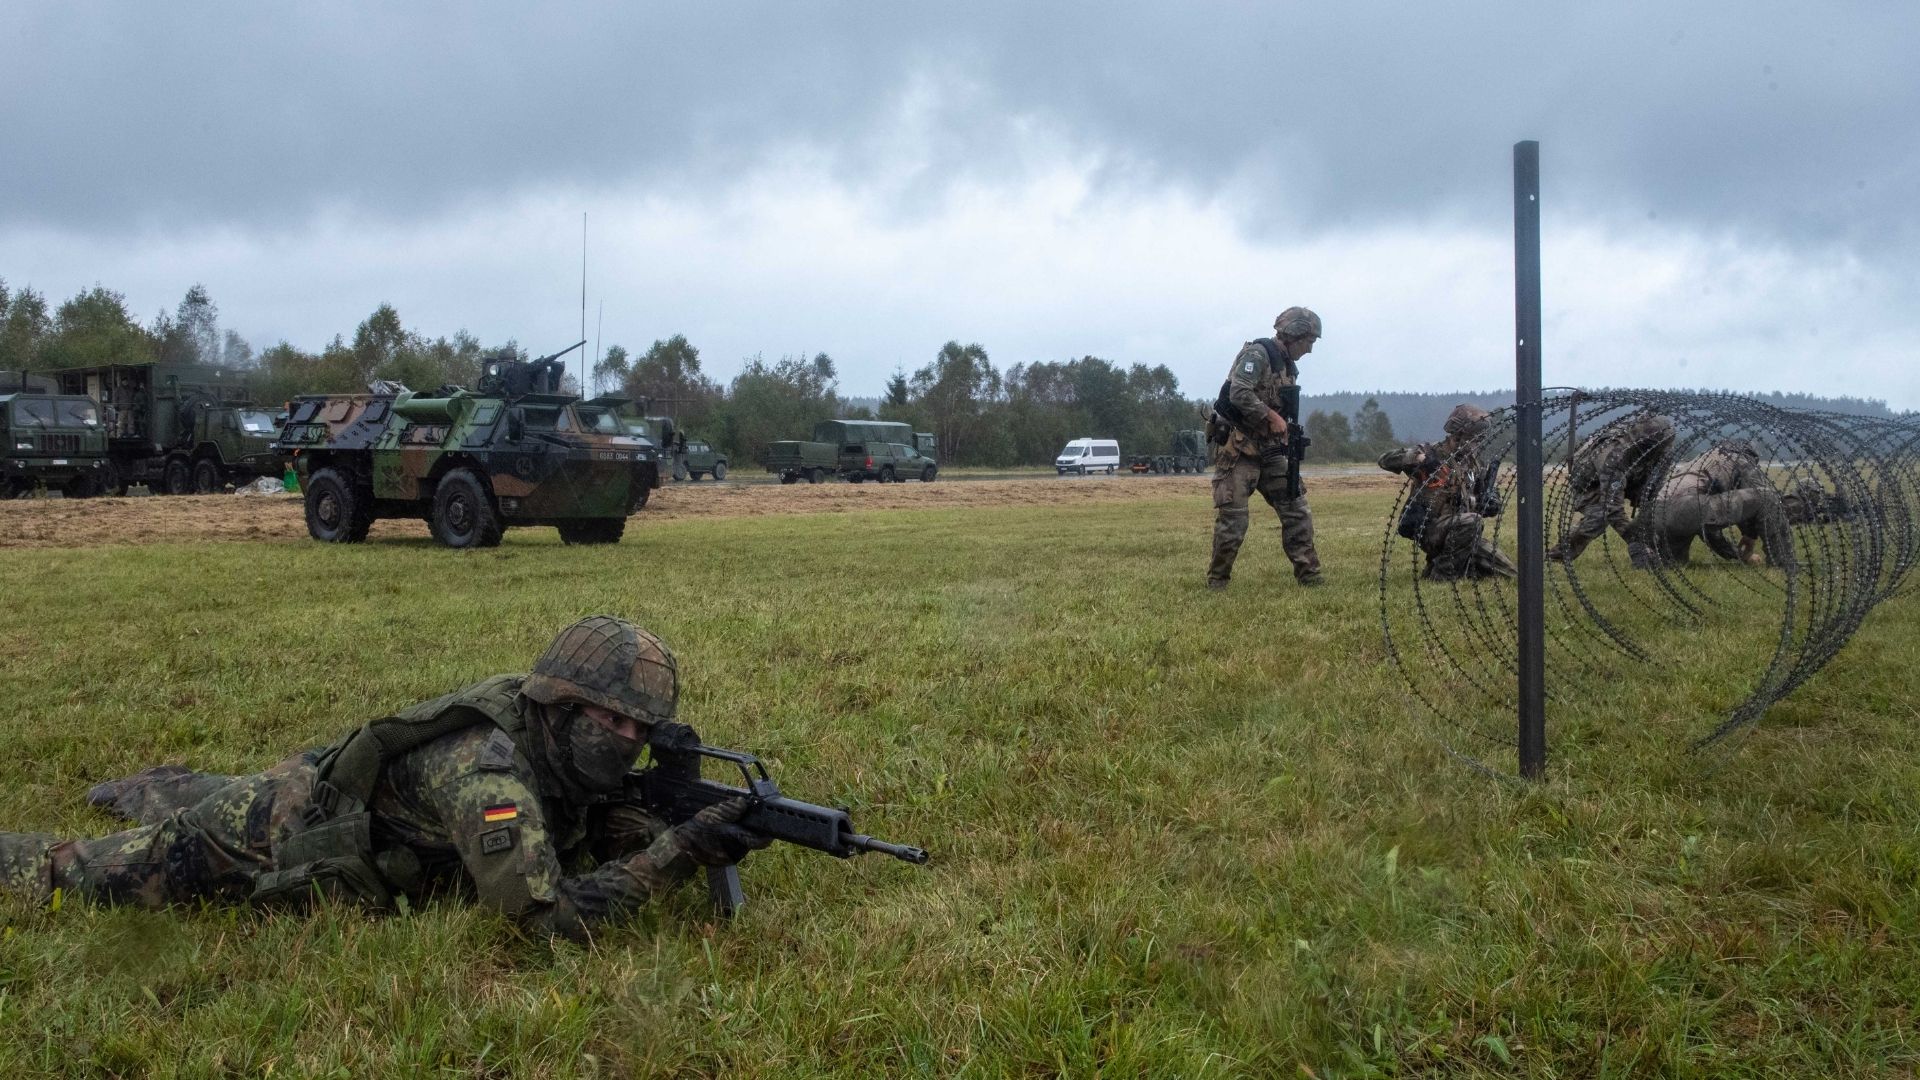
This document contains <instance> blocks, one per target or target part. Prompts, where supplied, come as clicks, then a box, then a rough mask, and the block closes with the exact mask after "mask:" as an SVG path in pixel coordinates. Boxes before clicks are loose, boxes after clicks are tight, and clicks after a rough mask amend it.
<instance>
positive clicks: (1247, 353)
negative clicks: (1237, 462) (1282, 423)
mask: <svg viewBox="0 0 1920 1080" xmlns="http://www.w3.org/2000/svg"><path fill="white" fill-rule="evenodd" d="M1266 340H1269V341H1271V340H1272V339H1271V338H1269V339H1266ZM1275 345H1276V346H1277V345H1278V342H1275ZM1298 370H1299V369H1298V368H1296V367H1295V366H1294V363H1293V361H1291V360H1287V361H1284V362H1283V363H1282V364H1281V365H1280V370H1278V371H1275V370H1274V369H1273V364H1272V363H1270V362H1269V361H1268V360H1267V350H1266V349H1265V348H1264V347H1263V346H1262V345H1261V344H1260V342H1259V341H1249V342H1247V343H1246V344H1245V345H1243V346H1241V347H1240V354H1239V355H1238V356H1235V357H1234V358H1233V370H1232V371H1229V372H1228V373H1227V400H1228V401H1230V402H1232V403H1233V407H1234V408H1236V409H1239V410H1240V414H1241V415H1242V416H1245V417H1247V418H1248V420H1249V422H1251V423H1256V424H1257V423H1260V422H1261V418H1263V417H1265V416H1266V415H1267V410H1268V409H1272V410H1273V411H1274V412H1280V411H1281V409H1280V398H1281V395H1280V391H1281V390H1282V389H1284V388H1286V387H1289V386H1298V385H1299V373H1298ZM1278 441H1279V440H1278V439H1277V438H1275V437H1274V436H1272V435H1269V434H1267V433H1266V432H1264V431H1261V430H1258V429H1256V430H1254V431H1247V430H1245V429H1243V428H1240V427H1237V426H1236V427H1235V428H1234V429H1233V433H1232V434H1231V435H1230V436H1228V437H1227V442H1226V445H1225V446H1223V447H1221V454H1222V456H1223V457H1224V458H1225V459H1226V460H1227V461H1229V462H1231V461H1233V460H1234V459H1238V458H1258V457H1259V456H1260V451H1261V449H1262V448H1263V447H1265V446H1266V445H1267V444H1269V443H1274V442H1278Z"/></svg>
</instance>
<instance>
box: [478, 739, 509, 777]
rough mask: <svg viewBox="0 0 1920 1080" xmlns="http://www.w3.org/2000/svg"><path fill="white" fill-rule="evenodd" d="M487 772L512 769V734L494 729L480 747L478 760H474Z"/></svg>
mask: <svg viewBox="0 0 1920 1080" xmlns="http://www.w3.org/2000/svg"><path fill="white" fill-rule="evenodd" d="M475 764H476V765H478V766H479V767H480V768H482V769H486V770H487V771H489V772H510V771H512V769H513V736H511V735H509V734H507V733H506V732H504V731H499V730H496V731H495V732H494V733H493V734H492V735H491V736H489V737H488V739H487V744H486V745H485V746H483V747H481V748H480V760H479V761H477V762H475Z"/></svg>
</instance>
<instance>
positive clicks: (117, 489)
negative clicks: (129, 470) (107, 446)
mask: <svg viewBox="0 0 1920 1080" xmlns="http://www.w3.org/2000/svg"><path fill="white" fill-rule="evenodd" d="M126 493H127V481H126V478H125V477H123V476H121V475H120V466H119V465H118V464H117V463H115V462H114V460H113V459H112V458H108V459H107V463H106V465H105V466H104V467H103V468H101V470H100V494H102V495H115V496H119V495H125V494H126Z"/></svg>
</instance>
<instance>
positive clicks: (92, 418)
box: [13, 398, 100, 427]
mask: <svg viewBox="0 0 1920 1080" xmlns="http://www.w3.org/2000/svg"><path fill="white" fill-rule="evenodd" d="M13 422H14V423H15V424H18V425H20V426H22V427H98V426H99V425H100V410H99V409H97V408H95V407H94V404H93V402H91V401H88V400H86V399H85V398H74V399H66V398H15V399H14V402H13Z"/></svg>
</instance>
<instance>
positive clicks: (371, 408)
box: [278, 345, 660, 548]
mask: <svg viewBox="0 0 1920 1080" xmlns="http://www.w3.org/2000/svg"><path fill="white" fill-rule="evenodd" d="M578 347H579V346H578V345H576V346H574V348H578ZM570 351H572V350H570V349H569V350H564V351H562V352H560V353H555V354H554V355H553V356H548V357H542V358H540V359H539V360H534V361H522V360H518V359H511V358H500V359H496V360H491V361H488V363H487V365H486V368H485V373H484V374H483V375H482V377H481V379H480V382H479V384H478V386H477V387H476V391H475V392H469V391H467V390H464V389H459V388H454V387H442V388H441V389H439V390H436V391H434V392H432V393H431V394H415V393H413V392H412V391H398V392H395V393H391V394H378V393H376V394H316V395H308V396H305V397H300V398H296V399H295V400H294V401H293V402H292V404H291V407H290V411H289V414H288V416H287V423H286V428H285V429H284V430H283V431H282V433H281V437H280V442H279V444H278V447H279V449H281V450H282V451H283V452H285V453H287V454H288V455H289V456H290V457H291V458H292V462H293V468H294V471H295V472H297V473H298V474H299V476H300V486H301V490H302V491H304V492H305V493H306V516H307V532H308V533H309V535H311V536H312V537H313V538H314V539H316V540H322V541H326V542H329V543H348V544H351V543H358V542H360V541H361V540H364V539H366V536H367V531H368V529H369V528H370V527H371V526H372V524H373V522H374V521H375V520H376V519H378V518H383V517H389V518H390V517H421V518H425V519H426V521H427V524H428V527H429V528H430V529H431V530H432V532H433V536H434V539H436V540H438V541H440V542H441V543H442V544H445V545H446V546H448V547H453V548H472V547H491V546H493V545H495V544H498V543H499V542H500V538H501V533H502V531H503V530H505V529H506V528H508V527H509V526H516V525H552V526H554V527H556V528H558V529H559V530H560V539H561V540H563V541H565V542H566V543H569V544H612V543H617V542H619V540H620V537H621V535H622V534H623V533H624V532H625V530H626V524H627V515H628V514H629V513H631V512H632V511H633V510H635V509H637V508H638V507H639V506H641V505H644V503H645V502H646V493H647V492H648V491H650V490H651V489H652V488H655V487H658V486H659V483H660V455H659V449H658V448H657V447H656V446H654V444H653V443H652V441H651V440H648V439H646V438H643V437H640V436H636V435H630V434H627V433H625V431H624V429H620V428H617V427H615V428H614V429H613V430H611V431H609V430H608V427H609V425H605V424H602V423H599V422H598V418H597V417H594V416H592V415H590V414H589V415H583V414H582V411H580V410H577V409H576V400H577V399H575V398H574V397H573V396H572V395H566V394H560V393H557V392H555V388H556V387H557V386H558V385H559V381H560V377H561V374H562V368H561V364H560V362H559V357H561V356H564V355H565V353H566V352H570Z"/></svg>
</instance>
